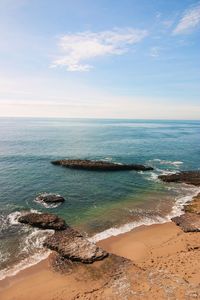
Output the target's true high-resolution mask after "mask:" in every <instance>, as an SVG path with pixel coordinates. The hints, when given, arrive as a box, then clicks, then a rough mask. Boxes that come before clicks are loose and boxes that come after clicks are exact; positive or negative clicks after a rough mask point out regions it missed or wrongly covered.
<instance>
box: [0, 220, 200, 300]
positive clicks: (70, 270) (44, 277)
mask: <svg viewBox="0 0 200 300" xmlns="http://www.w3.org/2000/svg"><path fill="white" fill-rule="evenodd" d="M99 245H100V246H101V247H103V248H104V249H105V250H107V251H108V252H109V253H113V254H114V256H112V255H111V256H110V257H109V258H106V259H104V260H103V261H100V262H95V263H93V264H91V265H83V264H77V265H76V266H74V267H72V266H70V265H67V266H65V267H64V269H62V270H61V269H57V267H55V265H54V264H52V261H54V258H52V255H50V257H49V258H48V259H46V260H43V261H42V262H40V263H39V264H37V265H35V266H32V267H30V268H28V269H26V270H23V271H21V272H19V273H18V274H17V275H15V276H12V277H7V278H6V279H4V280H2V281H1V282H0V298H1V299H3V300H11V299H13V300H14V299H15V300H25V299H27V298H28V299H30V300H35V299H42V300H47V299H48V300H53V299H54V300H55V299H57V300H61V299H155V297H156V298H157V299H199V297H200V252H199V247H200V234H199V233H198V232H191V233H184V232H183V231H182V230H181V229H180V227H178V226H176V225H175V224H174V223H173V222H168V223H164V224H158V225H151V226H141V227H138V228H137V229H134V230H132V231H130V232H128V233H125V234H121V235H119V236H116V237H111V238H108V239H105V240H102V241H101V242H99ZM115 255H116V256H115Z"/></svg>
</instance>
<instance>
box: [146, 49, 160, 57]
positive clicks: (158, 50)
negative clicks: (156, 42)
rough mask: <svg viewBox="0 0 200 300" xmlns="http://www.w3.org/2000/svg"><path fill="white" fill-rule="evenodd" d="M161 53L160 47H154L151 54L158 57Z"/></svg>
mask: <svg viewBox="0 0 200 300" xmlns="http://www.w3.org/2000/svg"><path fill="white" fill-rule="evenodd" d="M159 54H160V47H152V48H151V49H150V52H149V55H150V56H151V57H154V58H156V57H158V56H159Z"/></svg>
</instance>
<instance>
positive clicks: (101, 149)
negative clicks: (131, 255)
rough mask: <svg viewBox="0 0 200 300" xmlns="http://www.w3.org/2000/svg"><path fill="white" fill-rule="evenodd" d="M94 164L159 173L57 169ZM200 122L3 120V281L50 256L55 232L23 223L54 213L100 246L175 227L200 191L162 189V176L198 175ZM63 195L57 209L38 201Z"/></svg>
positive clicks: (0, 154)
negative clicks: (28, 216) (71, 163)
mask: <svg viewBox="0 0 200 300" xmlns="http://www.w3.org/2000/svg"><path fill="white" fill-rule="evenodd" d="M64 158H66V159H90V160H103V161H108V162H115V163H122V164H123V163H136V164H144V165H148V166H152V167H153V168H154V170H153V171H148V172H142V171H140V172H136V171H117V172H104V171H101V172H99V171H87V170H75V169H67V168H63V167H60V166H55V165H52V164H51V161H53V160H57V159H64ZM199 158H200V121H166V120H114V119H110V120H109V119H104V120H102V119H101V120H100V119H60V118H59V119H56V118H45V119H41V118H0V279H3V278H5V277H7V276H12V275H14V274H16V273H17V272H19V271H20V270H22V269H24V268H27V267H28V266H31V265H33V264H35V263H37V262H39V261H40V260H42V259H44V258H46V257H47V256H48V255H49V250H46V249H44V248H43V246H42V244H43V241H44V240H45V238H46V237H47V236H48V235H51V234H52V233H53V231H52V230H39V229H33V228H30V227H29V226H25V225H22V224H19V223H18V217H19V216H20V215H21V214H24V213H25V212H48V213H54V214H57V215H59V216H60V217H62V218H64V219H65V221H66V223H67V224H69V225H71V226H73V227H74V228H76V229H78V230H80V231H81V232H82V233H83V234H84V235H85V236H86V237H88V238H89V239H90V240H92V241H94V242H97V241H99V240H102V239H105V238H107V237H109V236H113V235H114V236H115V235H119V234H121V233H124V232H128V231H130V230H132V229H134V228H136V227H138V226H141V225H151V224H156V223H164V222H167V221H170V219H171V217H173V216H176V215H180V214H182V208H183V205H184V204H185V203H186V202H187V201H190V200H191V199H192V197H193V196H194V195H196V194H197V193H198V192H200V190H199V189H198V188H196V187H194V186H189V185H186V184H172V183H170V184H169V183H163V182H161V181H160V180H159V179H158V175H160V174H169V173H173V172H178V171H180V170H194V169H195V170H197V169H200V159H199ZM42 192H48V193H58V194H60V195H62V196H63V197H64V198H65V200H66V201H65V202H64V203H63V204H60V205H58V206H55V205H45V206H44V205H43V204H41V203H38V202H37V201H35V198H36V197H37V195H38V194H40V193H42Z"/></svg>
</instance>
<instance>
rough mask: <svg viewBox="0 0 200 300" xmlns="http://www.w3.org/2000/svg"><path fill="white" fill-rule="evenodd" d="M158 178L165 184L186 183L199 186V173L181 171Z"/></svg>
mask: <svg viewBox="0 0 200 300" xmlns="http://www.w3.org/2000/svg"><path fill="white" fill-rule="evenodd" d="M158 178H159V179H161V180H163V181H165V182H177V183H187V184H192V185H196V186H200V171H185V172H184V171H183V172H178V173H175V174H168V175H160V176H159V177H158Z"/></svg>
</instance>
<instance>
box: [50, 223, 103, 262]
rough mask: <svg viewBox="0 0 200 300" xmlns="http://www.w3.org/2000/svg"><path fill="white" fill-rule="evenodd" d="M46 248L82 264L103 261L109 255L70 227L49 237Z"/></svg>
mask: <svg viewBox="0 0 200 300" xmlns="http://www.w3.org/2000/svg"><path fill="white" fill-rule="evenodd" d="M44 246H45V247H47V248H49V249H51V250H54V251H57V252H58V253H59V254H60V255H61V256H63V257H64V258H67V259H70V260H71V261H79V262H82V263H93V262H94V261H97V260H102V259H103V258H105V257H106V256H108V253H107V252H106V251H104V250H103V249H101V248H99V247H97V246H96V245H95V244H94V243H92V242H90V241H89V240H87V239H86V238H84V237H83V235H81V234H80V233H79V232H78V231H76V230H74V229H73V228H70V227H68V228H67V229H66V230H63V231H59V232H58V231H57V232H55V233H54V235H52V236H50V237H48V238H47V239H46V240H45V242H44Z"/></svg>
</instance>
